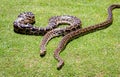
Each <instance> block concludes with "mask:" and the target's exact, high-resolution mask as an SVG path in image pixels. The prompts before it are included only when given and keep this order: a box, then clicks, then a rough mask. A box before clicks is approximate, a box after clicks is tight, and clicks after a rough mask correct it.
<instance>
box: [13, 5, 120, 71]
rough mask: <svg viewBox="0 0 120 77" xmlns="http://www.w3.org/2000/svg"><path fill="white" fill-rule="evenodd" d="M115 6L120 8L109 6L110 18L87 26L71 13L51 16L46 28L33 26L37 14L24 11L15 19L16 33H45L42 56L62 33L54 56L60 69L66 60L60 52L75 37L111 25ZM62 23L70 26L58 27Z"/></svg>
mask: <svg viewBox="0 0 120 77" xmlns="http://www.w3.org/2000/svg"><path fill="white" fill-rule="evenodd" d="M115 8H120V5H119V4H113V5H111V6H110V7H109V8H108V18H107V19H106V20H105V21H104V22H101V23H99V24H96V25H92V26H89V27H86V28H81V21H80V19H78V18H77V17H75V16H69V15H62V16H54V17H51V18H50V19H49V22H48V26H46V27H45V28H42V27H36V26H33V25H34V23H35V15H34V14H33V13H32V12H24V13H20V15H18V18H17V19H16V20H15V21H14V23H13V25H14V31H15V32H16V33H20V34H27V35H45V36H44V37H43V40H42V43H41V45H40V48H41V51H40V56H44V55H45V52H46V47H45V46H46V44H47V43H48V41H49V40H50V39H51V38H53V37H55V36H60V35H62V36H63V38H62V40H61V41H60V43H59V45H58V47H57V49H56V50H55V51H54V57H55V59H56V60H58V62H59V63H58V66H57V69H60V68H61V67H62V66H63V65H64V61H63V60H62V59H61V58H60V56H59V54H60V52H61V51H62V50H63V49H64V48H65V46H66V44H67V43H68V42H69V41H70V40H71V39H73V38H76V37H80V36H81V35H85V34H88V33H91V32H94V31H97V30H101V29H104V28H107V27H109V26H110V25H111V24H112V22H113V17H112V10H113V9H115ZM60 24H68V25H69V26H68V27H65V28H57V27H58V25H60Z"/></svg>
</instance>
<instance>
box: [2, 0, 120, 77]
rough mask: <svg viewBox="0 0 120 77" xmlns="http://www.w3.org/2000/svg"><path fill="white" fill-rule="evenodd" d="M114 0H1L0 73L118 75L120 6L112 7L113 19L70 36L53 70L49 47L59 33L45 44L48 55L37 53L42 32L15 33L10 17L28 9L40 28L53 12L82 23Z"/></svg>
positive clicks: (17, 76) (25, 76) (13, 76)
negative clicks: (92, 30) (59, 64)
mask: <svg viewBox="0 0 120 77" xmlns="http://www.w3.org/2000/svg"><path fill="white" fill-rule="evenodd" d="M113 3H119V4H120V1H119V0H109V1H108V0H103V1H101V0H81V1H80V0H69V1H67V0H46V1H42V0H34V1H33V0H18V1H16V0H11V1H10V0H1V1H0V16H1V17H0V77H119V76H120V58H119V57H120V32H119V31H120V25H119V24H120V21H119V20H120V10H117V9H116V10H114V11H113V14H114V15H113V16H114V22H113V24H112V25H111V26H110V27H109V28H107V29H104V30H101V31H98V32H95V33H91V34H88V35H85V36H83V37H79V38H78V39H75V40H73V41H71V42H70V43H69V44H68V45H67V47H66V49H65V50H64V51H63V52H62V53H61V57H62V58H63V59H64V61H65V65H64V67H63V68H62V69H61V70H60V71H58V70H57V69H56V64H57V61H56V60H55V59H54V57H53V51H54V50H55V48H56V47H57V45H58V43H59V41H60V40H61V38H62V37H58V38H54V39H52V40H51V41H50V42H49V44H48V45H47V51H48V52H47V55H46V56H45V57H44V58H41V57H39V44H40V41H41V40H42V36H29V35H20V34H16V33H14V31H13V21H14V20H15V19H16V17H17V15H18V14H19V13H20V12H24V11H31V12H33V13H34V14H35V16H36V24H35V25H37V26H41V27H45V26H46V25H47V24H48V19H49V18H50V17H52V16H55V15H66V14H67V15H73V16H77V17H78V18H80V19H81V20H82V25H83V27H86V26H90V25H93V24H96V23H100V22H102V21H104V20H105V19H106V17H107V8H108V6H109V5H111V4H113Z"/></svg>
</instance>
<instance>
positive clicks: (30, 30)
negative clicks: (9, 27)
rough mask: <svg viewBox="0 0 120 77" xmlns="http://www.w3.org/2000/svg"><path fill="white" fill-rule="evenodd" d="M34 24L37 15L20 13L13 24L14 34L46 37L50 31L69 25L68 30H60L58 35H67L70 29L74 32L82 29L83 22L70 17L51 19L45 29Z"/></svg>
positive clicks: (54, 17) (63, 16)
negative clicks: (62, 25)
mask: <svg viewBox="0 0 120 77" xmlns="http://www.w3.org/2000/svg"><path fill="white" fill-rule="evenodd" d="M34 24H35V15H34V14H33V13H32V12H23V13H20V14H19V15H18V17H17V19H16V20H15V21H14V22H13V27H14V32H16V33H19V34H26V35H45V34H46V33H47V32H48V31H50V30H53V29H54V28H57V27H58V26H59V25H61V24H68V25H70V26H69V27H66V28H65V29H66V30H62V29H60V28H59V29H60V30H61V31H58V32H57V35H65V34H67V33H69V32H70V31H71V30H70V29H72V30H74V29H78V28H81V21H80V20H79V19H78V18H77V17H75V16H70V15H62V16H53V17H51V18H50V19H49V22H48V26H46V27H45V28H43V27H37V26H34ZM63 29H64V28H63ZM54 33H55V32H54Z"/></svg>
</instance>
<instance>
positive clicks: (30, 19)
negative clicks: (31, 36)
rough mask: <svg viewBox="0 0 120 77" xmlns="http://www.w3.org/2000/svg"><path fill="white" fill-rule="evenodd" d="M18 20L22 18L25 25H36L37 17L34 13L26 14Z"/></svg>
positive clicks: (22, 14) (19, 16) (21, 14)
mask: <svg viewBox="0 0 120 77" xmlns="http://www.w3.org/2000/svg"><path fill="white" fill-rule="evenodd" d="M18 18H22V19H23V22H24V24H28V23H29V24H34V23H35V15H34V14H33V13H32V12H24V13H20V15H18Z"/></svg>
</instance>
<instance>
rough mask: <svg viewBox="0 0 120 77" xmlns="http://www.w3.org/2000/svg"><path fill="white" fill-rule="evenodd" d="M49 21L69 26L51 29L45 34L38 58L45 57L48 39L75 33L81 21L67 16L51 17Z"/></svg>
mask: <svg viewBox="0 0 120 77" xmlns="http://www.w3.org/2000/svg"><path fill="white" fill-rule="evenodd" d="M51 19H53V20H56V22H57V23H61V24H62V23H63V24H64V23H66V24H69V25H70V26H68V27H65V28H57V29H53V30H51V31H49V32H47V33H46V34H45V36H44V37H43V40H42V43H41V45H40V49H41V51H40V56H44V55H45V52H46V44H47V43H48V42H49V40H50V39H52V38H53V37H56V36H60V35H62V36H64V35H66V34H68V33H70V32H72V31H75V30H77V29H80V28H81V21H80V20H79V19H78V18H76V17H74V16H68V15H64V16H56V17H52V18H51Z"/></svg>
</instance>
